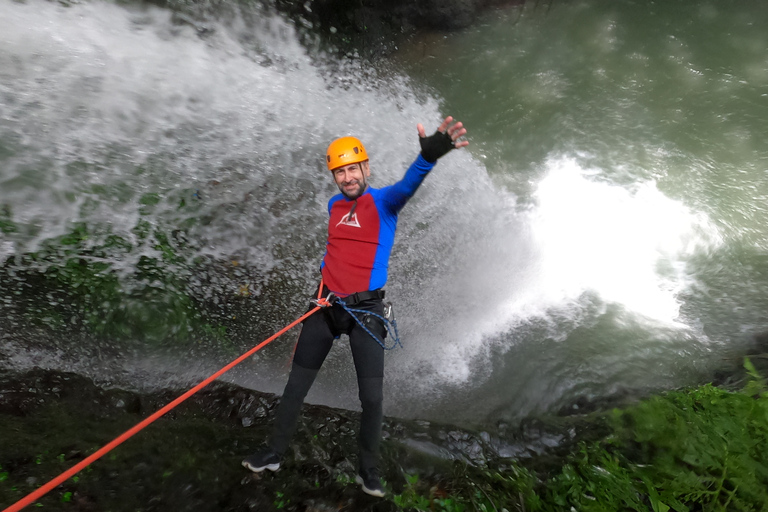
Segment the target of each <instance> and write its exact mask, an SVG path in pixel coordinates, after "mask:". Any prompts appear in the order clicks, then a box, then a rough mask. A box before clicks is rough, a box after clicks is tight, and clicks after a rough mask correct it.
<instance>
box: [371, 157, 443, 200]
mask: <svg viewBox="0 0 768 512" xmlns="http://www.w3.org/2000/svg"><path fill="white" fill-rule="evenodd" d="M434 166H435V164H434V163H430V162H427V161H426V160H424V157H423V156H421V153H419V156H418V157H417V158H416V160H414V161H413V163H412V164H411V166H410V167H408V170H407V171H405V176H403V179H401V180H400V181H398V182H397V183H395V184H394V185H390V186H388V187H384V188H382V189H381V198H382V201H383V202H384V203H385V204H386V205H387V206H388V207H389V208H390V209H391V210H392V211H394V212H398V211H400V210H401V209H402V208H403V206H405V203H407V202H408V200H409V199H410V198H411V197H413V194H415V193H416V190H417V189H418V188H419V185H421V182H422V181H424V178H426V177H427V174H429V171H431V170H432V168H433V167H434Z"/></svg>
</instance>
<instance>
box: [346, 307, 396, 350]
mask: <svg viewBox="0 0 768 512" xmlns="http://www.w3.org/2000/svg"><path fill="white" fill-rule="evenodd" d="M336 303H338V304H339V305H340V306H341V307H342V308H344V311H346V312H347V313H349V314H350V315H352V318H354V319H355V322H357V324H358V325H359V326H360V327H362V328H363V330H364V331H365V332H367V333H368V335H369V336H370V337H371V338H373V339H374V340H376V343H378V344H379V345H380V346H381V348H383V349H384V350H392V349H393V348H396V347H398V346H399V347H400V348H402V347H403V344H402V343H400V335H399V334H398V332H397V322H396V321H395V317H394V314H393V313H392V303H389V302H388V303H387V305H386V306H385V307H384V316H381V315H379V314H378V313H374V312H373V311H366V310H365V309H354V308H351V307H349V306H347V304H346V303H345V302H344V300H343V299H340V298H338V297H337V298H336ZM355 313H360V314H361V316H362V318H363V319H365V317H366V316H373V317H376V318H378V319H379V320H381V321H382V322H383V323H384V327H385V328H386V329H387V332H388V333H389V336H390V337H391V338H393V339H394V342H393V343H392V346H389V347H388V346H387V344H386V343H385V342H384V340H381V339H379V337H378V336H376V335H375V334H374V333H373V332H371V330H370V329H368V327H366V325H365V322H364V321H363V320H361V319H360V316H358V315H356V314H355ZM388 313H389V314H388ZM388 317H391V318H388Z"/></svg>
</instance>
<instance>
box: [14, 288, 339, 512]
mask: <svg viewBox="0 0 768 512" xmlns="http://www.w3.org/2000/svg"><path fill="white" fill-rule="evenodd" d="M322 300H324V299H321V303H322ZM318 309H320V306H318V307H315V308H314V309H311V310H309V311H307V312H306V313H304V314H303V315H302V316H301V317H299V318H298V319H296V320H294V321H293V322H291V324H289V325H287V326H286V327H284V328H283V329H281V330H280V331H278V332H277V333H275V334H274V335H272V336H271V337H270V338H268V339H266V340H264V341H262V342H261V343H259V344H258V345H256V346H255V347H253V348H252V349H251V350H249V351H248V352H246V353H245V354H243V355H241V356H240V357H238V358H237V359H235V360H234V361H232V362H231V363H229V364H228V365H227V366H225V367H224V368H222V369H221V370H219V371H217V372H216V373H214V374H213V375H211V376H210V377H208V378H207V379H205V380H204V381H203V382H201V383H200V384H198V385H197V386H195V387H193V388H192V389H190V390H189V391H187V392H186V393H184V394H183V395H181V396H180V397H178V398H177V399H176V400H174V401H173V402H171V403H169V404H168V405H166V406H165V407H163V408H162V409H160V410H159V411H157V412H156V413H154V414H153V415H152V416H149V417H148V418H146V419H144V420H143V421H141V422H140V423H138V424H137V425H135V426H134V427H132V428H130V429H128V430H126V431H125V432H123V433H122V434H121V435H119V436H118V437H116V438H115V439H114V440H112V441H110V442H109V443H108V444H106V445H104V446H103V447H102V448H101V449H99V450H98V451H97V452H95V453H94V454H92V455H90V456H88V457H86V458H85V459H83V460H81V461H80V462H79V463H77V464H75V465H74V466H72V467H71V468H69V469H68V470H67V471H64V472H63V473H61V474H60V475H59V476H57V477H56V478H54V479H53V480H51V481H50V482H48V483H47V484H45V485H43V486H42V487H40V488H38V489H37V490H35V491H33V492H31V493H29V494H27V495H26V496H25V497H24V498H22V499H20V500H19V501H17V502H16V503H14V504H13V505H11V506H10V507H8V508H6V509H5V510H3V512H17V511H18V510H21V509H23V508H24V507H26V506H27V505H29V504H31V503H32V502H34V501H36V500H37V499H39V498H41V497H43V496H45V495H46V494H48V493H49V492H50V491H51V490H53V489H54V488H55V487H56V486H58V485H61V484H62V483H64V482H65V481H66V480H68V479H69V478H70V477H72V476H74V475H75V474H77V473H78V472H80V471H82V470H83V469H84V468H85V467H86V466H89V465H90V464H92V463H93V462H95V461H97V460H98V459H100V458H101V457H103V456H104V455H106V454H107V453H109V452H110V451H112V450H113V449H114V448H116V447H118V446H119V445H121V444H122V443H123V442H124V441H126V440H128V439H130V438H131V437H133V436H134V435H135V434H137V433H139V432H140V431H141V430H143V429H144V428H145V427H147V426H148V425H149V424H151V423H153V422H154V421H155V420H157V419H158V418H160V417H161V416H163V415H164V414H166V413H167V412H168V411H170V410H171V409H173V408H175V407H176V406H177V405H179V404H180V403H182V402H183V401H185V400H186V399H187V398H189V397H191V396H192V395H194V394H195V393H197V392H198V391H200V390H201V389H203V388H204V387H205V386H207V385H208V384H210V383H211V382H213V381H214V380H216V379H217V378H219V377H221V376H222V375H223V374H225V373H226V372H228V371H229V370H231V369H232V368H234V367H235V366H237V365H238V364H240V363H242V362H243V361H244V360H245V359H247V358H248V357H250V356H251V355H253V354H254V353H256V352H257V351H259V350H260V349H261V348H262V347H264V346H265V345H267V344H268V343H271V342H273V341H274V340H275V339H277V338H278V337H280V336H281V335H282V334H284V333H285V332H286V331H288V330H290V329H291V328H293V327H294V326H296V325H297V324H299V323H301V322H303V321H304V320H305V319H306V318H308V317H309V316H310V315H312V314H313V313H314V312H315V311H317V310H318Z"/></svg>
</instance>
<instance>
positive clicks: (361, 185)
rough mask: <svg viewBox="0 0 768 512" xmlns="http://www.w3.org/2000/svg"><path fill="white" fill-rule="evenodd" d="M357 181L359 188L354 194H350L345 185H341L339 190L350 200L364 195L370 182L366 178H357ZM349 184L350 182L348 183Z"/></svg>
mask: <svg viewBox="0 0 768 512" xmlns="http://www.w3.org/2000/svg"><path fill="white" fill-rule="evenodd" d="M355 182H357V189H356V192H355V193H353V194H348V193H347V191H346V190H344V185H343V184H342V185H339V190H340V191H341V193H342V195H344V197H346V198H347V199H349V200H354V199H357V198H358V197H360V196H361V195H363V193H364V192H365V189H366V188H368V184H367V183H366V182H365V179H362V180H355ZM348 184H349V183H348Z"/></svg>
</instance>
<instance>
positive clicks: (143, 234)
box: [0, 194, 229, 344]
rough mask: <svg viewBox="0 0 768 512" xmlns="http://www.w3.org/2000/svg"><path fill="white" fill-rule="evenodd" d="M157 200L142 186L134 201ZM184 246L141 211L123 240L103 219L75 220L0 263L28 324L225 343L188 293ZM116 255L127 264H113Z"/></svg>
mask: <svg viewBox="0 0 768 512" xmlns="http://www.w3.org/2000/svg"><path fill="white" fill-rule="evenodd" d="M159 200H160V199H159V197H158V195H157V194H147V195H145V196H144V197H142V198H141V200H140V203H141V204H142V205H144V207H146V208H150V207H152V206H154V205H155V204H157V203H158V201H159ZM180 208H181V207H180ZM0 230H2V232H4V233H11V232H14V231H16V226H15V225H14V223H13V221H12V218H11V214H10V211H6V210H0ZM192 252H193V251H191V250H190V247H189V244H188V242H187V239H186V236H185V233H184V232H183V231H181V230H179V231H173V232H170V233H169V232H166V231H164V230H163V229H160V228H158V227H156V226H153V225H152V224H151V223H150V222H148V221H147V220H146V219H145V218H140V219H139V220H138V222H137V224H136V226H135V228H134V229H133V233H132V234H131V237H130V240H129V239H128V238H127V237H125V236H119V235H116V234H113V233H111V232H110V229H109V228H108V227H107V228H98V227H94V226H90V225H87V224H85V223H79V224H75V225H74V226H73V227H72V229H71V230H70V232H69V233H67V234H65V235H63V236H60V237H58V238H54V239H51V240H48V241H46V242H45V244H44V245H43V247H42V248H41V249H40V250H38V251H36V252H34V253H28V254H25V255H22V256H21V257H20V258H17V259H14V260H12V261H9V262H6V264H5V266H4V267H2V270H3V271H5V272H9V275H12V276H13V279H16V280H22V281H23V282H24V283H25V286H21V287H18V288H19V289H21V290H25V291H26V293H28V296H24V295H22V296H15V297H14V307H15V308H16V309H17V310H18V311H20V312H21V315H22V316H23V318H24V319H25V320H26V321H27V322H29V323H31V324H33V325H40V326H47V327H49V328H52V329H56V330H63V329H65V328H71V327H76V328H82V329H84V330H85V331H86V332H89V333H91V334H94V335H97V336H102V337H107V338H109V339H113V340H114V339H117V340H139V341H142V342H148V343H153V344H158V343H168V342H179V341H182V342H183V341H189V340H191V339H192V337H193V335H194V336H198V337H200V336H202V337H204V338H206V339H209V340H213V341H215V342H217V343H224V344H229V339H228V336H227V333H226V330H225V328H224V327H223V326H221V325H217V324H216V322H215V321H214V320H213V319H211V318H207V317H206V315H205V314H204V312H203V311H202V308H201V307H200V306H199V305H198V304H196V303H195V301H194V300H193V298H192V297H191V294H190V293H189V290H188V284H187V279H188V276H189V275H190V269H191V268H193V267H194V265H195V262H193V261H188V260H189V259H190V258H189V257H188V254H191V253H192ZM116 262H120V263H119V264H120V265H124V266H126V267H127V268H119V269H118V268H116V266H115V265H116ZM9 280H10V278H9ZM41 295H45V296H46V298H47V300H40V296H41Z"/></svg>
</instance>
